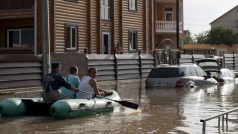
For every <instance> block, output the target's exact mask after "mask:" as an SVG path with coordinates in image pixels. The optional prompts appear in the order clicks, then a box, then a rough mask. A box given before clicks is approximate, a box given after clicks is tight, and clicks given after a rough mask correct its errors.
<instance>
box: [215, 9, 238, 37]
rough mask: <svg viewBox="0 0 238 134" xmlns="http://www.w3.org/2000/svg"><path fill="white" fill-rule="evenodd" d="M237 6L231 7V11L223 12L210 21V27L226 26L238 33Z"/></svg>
mask: <svg viewBox="0 0 238 134" xmlns="http://www.w3.org/2000/svg"><path fill="white" fill-rule="evenodd" d="M237 14H238V6H237V7H235V8H233V9H232V10H231V11H229V12H227V13H225V14H224V15H222V16H221V17H220V18H218V19H217V20H215V21H213V22H212V23H211V29H214V28H215V27H218V26H222V27H228V28H231V29H232V30H233V32H234V33H238V22H237V20H238V17H237Z"/></svg>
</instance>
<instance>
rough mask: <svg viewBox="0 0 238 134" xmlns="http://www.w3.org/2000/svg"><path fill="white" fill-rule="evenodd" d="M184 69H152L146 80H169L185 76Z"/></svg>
mask: <svg viewBox="0 0 238 134" xmlns="http://www.w3.org/2000/svg"><path fill="white" fill-rule="evenodd" d="M186 73H187V72H186V69H183V68H178V67H165V68H163V67H161V68H154V69H152V70H151V72H150V73H149V75H148V78H169V77H181V76H184V75H186Z"/></svg>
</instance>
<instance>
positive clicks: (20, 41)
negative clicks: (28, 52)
mask: <svg viewBox="0 0 238 134" xmlns="http://www.w3.org/2000/svg"><path fill="white" fill-rule="evenodd" d="M22 30H33V31H34V28H19V29H7V48H10V47H9V32H11V31H18V32H19V44H20V46H21V47H22V40H21V32H22ZM33 45H35V43H34V44H33ZM32 47H33V48H34V46H32Z"/></svg>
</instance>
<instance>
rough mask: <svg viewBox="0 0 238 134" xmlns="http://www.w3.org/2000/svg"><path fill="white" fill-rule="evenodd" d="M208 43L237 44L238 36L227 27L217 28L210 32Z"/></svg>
mask: <svg viewBox="0 0 238 134" xmlns="http://www.w3.org/2000/svg"><path fill="white" fill-rule="evenodd" d="M207 37H208V42H207V43H209V44H226V45H231V44H236V43H238V36H237V35H236V34H234V33H233V31H232V30H231V29H230V28H226V27H216V28H214V29H212V30H211V31H210V32H208V35H207Z"/></svg>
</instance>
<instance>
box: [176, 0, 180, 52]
mask: <svg viewBox="0 0 238 134" xmlns="http://www.w3.org/2000/svg"><path fill="white" fill-rule="evenodd" d="M176 37H177V41H176V42H177V49H179V48H180V46H179V0H176Z"/></svg>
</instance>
